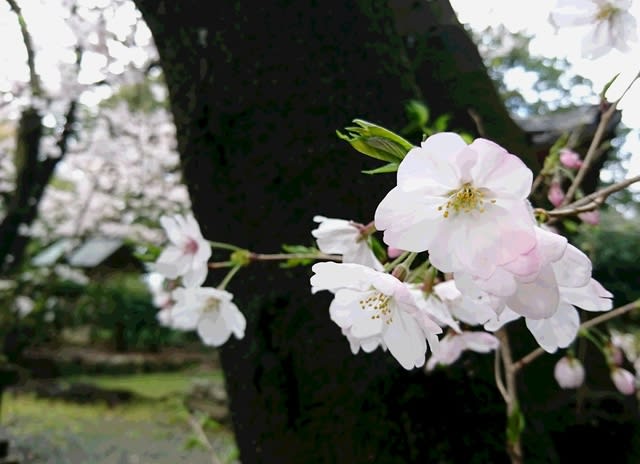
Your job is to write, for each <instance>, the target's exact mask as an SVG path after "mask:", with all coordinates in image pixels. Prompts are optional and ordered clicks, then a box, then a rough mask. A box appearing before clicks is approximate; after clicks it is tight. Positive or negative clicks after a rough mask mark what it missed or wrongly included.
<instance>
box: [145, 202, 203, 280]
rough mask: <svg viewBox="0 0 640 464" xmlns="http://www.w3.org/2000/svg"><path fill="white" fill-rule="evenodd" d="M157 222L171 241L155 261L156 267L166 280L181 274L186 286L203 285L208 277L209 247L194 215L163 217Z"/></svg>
mask: <svg viewBox="0 0 640 464" xmlns="http://www.w3.org/2000/svg"><path fill="white" fill-rule="evenodd" d="M160 223H161V224H162V227H163V228H164V230H165V231H166V233H167V237H168V238H169V241H170V244H169V245H168V246H167V248H165V250H164V251H163V252H162V254H161V255H160V257H159V258H158V260H157V261H156V263H155V270H156V271H158V272H159V273H160V274H162V275H163V276H165V277H166V278H168V279H175V278H177V277H180V276H182V282H183V284H184V285H185V286H187V287H192V286H198V285H202V283H203V282H204V280H205V278H206V276H207V262H208V260H209V258H210V257H211V247H210V246H209V243H208V242H207V241H206V240H205V239H204V238H203V237H202V233H201V232H200V226H199V225H198V223H197V222H196V220H195V218H194V217H193V215H191V214H189V215H187V216H186V217H183V216H180V215H175V216H173V217H167V216H163V217H162V218H160Z"/></svg>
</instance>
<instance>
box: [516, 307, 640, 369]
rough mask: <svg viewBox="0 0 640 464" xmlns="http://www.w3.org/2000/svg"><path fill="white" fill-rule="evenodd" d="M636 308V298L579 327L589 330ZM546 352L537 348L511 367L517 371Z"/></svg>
mask: <svg viewBox="0 0 640 464" xmlns="http://www.w3.org/2000/svg"><path fill="white" fill-rule="evenodd" d="M634 309H640V300H636V301H633V302H631V303H627V304H626V305H624V306H620V307H618V308H616V309H614V310H611V311H609V312H606V313H604V314H602V315H600V316H598V317H594V318H593V319H590V320H588V321H586V322H583V323H582V324H580V328H579V329H578V330H579V331H580V330H587V329H589V328H591V327H594V326H596V325H598V324H602V323H603V322H606V321H608V320H611V319H613V318H616V317H618V316H621V315H623V314H625V313H628V312H629V311H633V310H634ZM544 353H545V351H544V350H543V349H542V348H536V349H535V350H533V351H531V352H530V353H529V354H527V355H525V356H523V357H522V358H521V359H519V360H518V361H516V362H515V363H513V365H512V366H511V369H512V370H513V371H514V372H517V371H518V370H520V369H522V368H523V367H524V366H526V365H527V364H529V363H531V362H532V361H534V360H536V359H537V358H539V357H540V356H542V355H543V354H544Z"/></svg>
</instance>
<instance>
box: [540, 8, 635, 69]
mask: <svg viewBox="0 0 640 464" xmlns="http://www.w3.org/2000/svg"><path fill="white" fill-rule="evenodd" d="M631 3H632V0H558V3H557V5H556V7H555V9H554V10H553V11H552V12H551V13H550V15H549V21H550V22H551V24H552V25H554V26H555V27H556V28H562V27H572V26H589V29H588V31H587V33H586V35H585V36H584V38H583V40H582V56H584V57H585V58H594V59H595V58H599V57H601V56H602V55H604V54H606V53H607V52H609V51H610V50H611V49H614V48H615V49H618V50H619V51H621V52H627V51H629V50H630V47H629V42H636V41H637V40H638V23H637V21H636V18H634V17H633V15H631V13H629V11H628V10H629V7H631Z"/></svg>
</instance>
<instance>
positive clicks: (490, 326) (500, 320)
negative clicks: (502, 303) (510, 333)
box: [484, 307, 522, 332]
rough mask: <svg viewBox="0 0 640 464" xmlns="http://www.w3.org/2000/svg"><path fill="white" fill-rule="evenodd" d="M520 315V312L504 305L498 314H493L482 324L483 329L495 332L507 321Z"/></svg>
mask: <svg viewBox="0 0 640 464" xmlns="http://www.w3.org/2000/svg"><path fill="white" fill-rule="evenodd" d="M521 317H522V316H521V315H520V314H518V313H516V312H514V311H512V310H511V309H509V308H508V307H506V308H504V310H503V311H502V312H501V313H500V314H499V315H494V317H493V318H492V319H491V320H490V321H488V322H487V323H486V324H485V325H484V330H488V331H489V332H495V331H496V330H498V329H500V328H501V327H503V326H504V325H506V324H508V323H509V322H513V321H515V320H518V319H520V318H521Z"/></svg>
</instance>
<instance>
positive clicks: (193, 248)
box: [183, 238, 198, 255]
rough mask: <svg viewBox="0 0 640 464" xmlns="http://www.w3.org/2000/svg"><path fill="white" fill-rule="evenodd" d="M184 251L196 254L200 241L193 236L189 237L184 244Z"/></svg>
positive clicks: (186, 253) (187, 253)
mask: <svg viewBox="0 0 640 464" xmlns="http://www.w3.org/2000/svg"><path fill="white" fill-rule="evenodd" d="M183 251H184V254H185V255H195V254H196V252H197V251H198V242H196V241H195V240H194V239H192V238H190V239H187V243H185V244H184V248H183Z"/></svg>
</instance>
